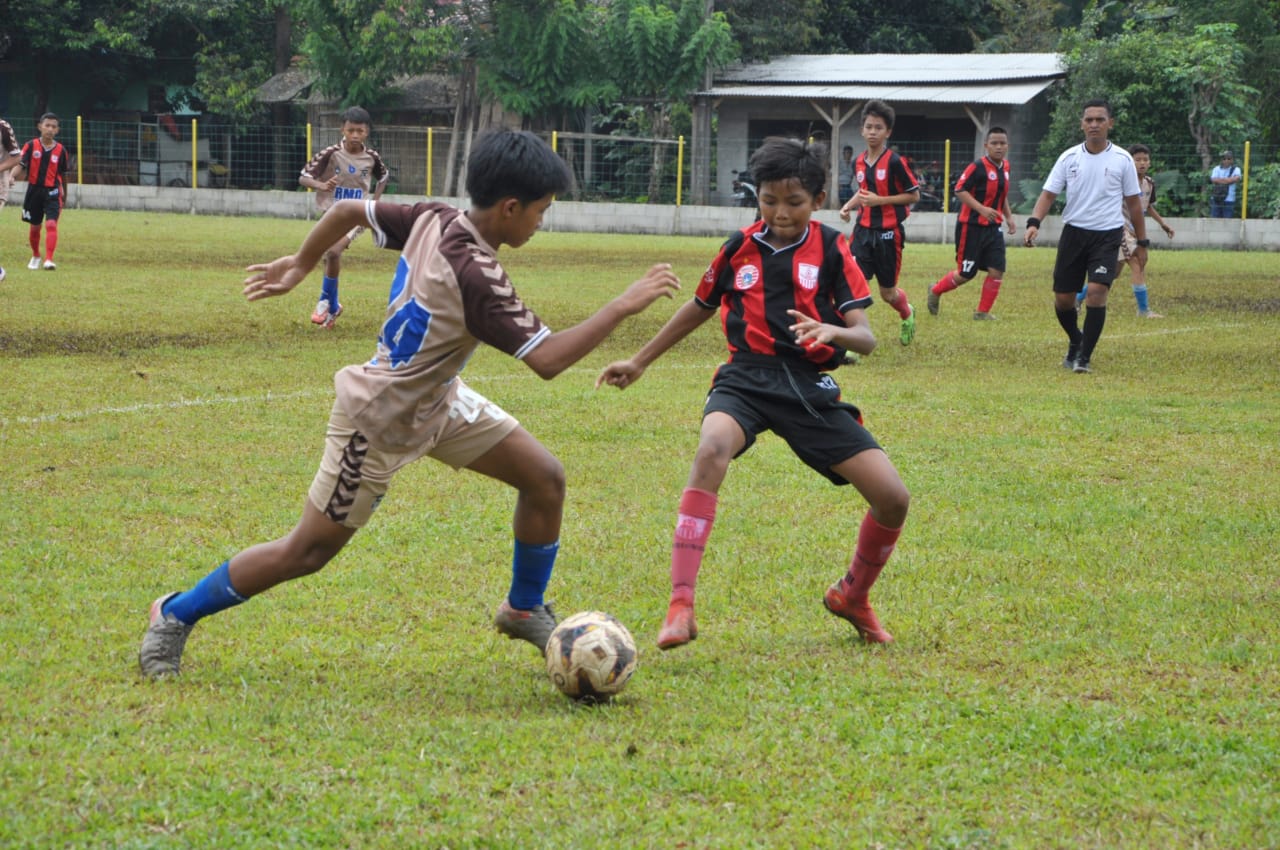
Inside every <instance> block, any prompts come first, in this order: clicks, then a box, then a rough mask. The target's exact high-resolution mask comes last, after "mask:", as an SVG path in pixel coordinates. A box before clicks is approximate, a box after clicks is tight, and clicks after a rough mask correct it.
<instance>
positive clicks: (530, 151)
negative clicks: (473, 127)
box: [467, 128, 573, 209]
mask: <svg viewBox="0 0 1280 850" xmlns="http://www.w3.org/2000/svg"><path fill="white" fill-rule="evenodd" d="M572 179H573V177H572V175H571V174H570V173H569V166H567V165H565V163H564V160H563V159H561V158H560V155H559V154H557V153H556V152H555V151H553V150H552V149H551V146H550V145H548V144H547V143H546V142H544V141H542V139H540V138H538V137H537V136H535V135H534V134H533V133H530V132H528V131H527V130H507V129H501V128H500V129H495V130H487V131H485V132H484V133H482V134H481V135H480V136H479V138H477V139H476V141H475V144H474V145H472V147H471V156H470V158H469V159H468V160H467V195H469V196H470V198H471V203H472V204H473V205H475V206H477V207H480V208H482V209H483V208H485V207H491V206H493V205H494V204H496V203H498V201H500V200H502V199H503V198H515V199H516V200H517V201H519V202H520V203H522V204H527V203H530V202H532V201H536V200H538V199H539V198H542V197H546V196H547V195H554V194H556V193H558V192H563V191H564V190H566V189H568V188H569V186H570V184H571V181H572Z"/></svg>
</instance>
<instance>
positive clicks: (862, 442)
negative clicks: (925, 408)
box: [702, 352, 880, 484]
mask: <svg viewBox="0 0 1280 850" xmlns="http://www.w3.org/2000/svg"><path fill="white" fill-rule="evenodd" d="M716 412H719V413H727V414H728V415H729V416H732V417H733V419H734V421H735V422H737V423H738V425H739V427H741V428H742V431H743V433H744V434H746V437H747V441H746V443H745V444H744V445H743V447H742V451H741V452H739V453H738V454H739V455H741V454H743V453H745V452H746V451H747V449H749V448H751V446H752V445H753V444H754V443H755V440H756V435H757V434H759V433H761V432H762V431H773V432H774V433H775V434H777V435H778V436H779V437H781V438H782V439H784V440H786V441H787V445H788V446H790V447H791V451H793V452H795V455H796V457H798V458H800V459H801V460H802V461H804V462H805V463H806V464H807V465H809V466H810V467H812V468H813V469H815V470H817V471H818V472H820V473H821V474H822V475H824V476H826V478H827V479H828V480H829V481H831V482H832V483H833V484H848V483H849V482H848V481H846V480H845V479H844V478H843V477H841V476H840V475H838V474H836V473H835V472H833V471H832V469H831V468H832V467H833V466H835V465H836V464H839V463H842V462H843V461H846V460H848V459H849V458H851V457H853V456H854V455H856V454H858V453H859V452H864V451H866V450H867V449H878V448H880V444H879V443H877V442H876V440H875V437H872V436H871V432H869V431H868V430H867V429H866V428H864V427H862V414H861V413H860V412H859V411H858V408H856V407H854V406H853V405H852V404H848V403H846V402H843V401H841V400H840V387H839V386H838V385H837V384H836V382H835V379H834V378H833V377H831V375H830V374H829V373H827V372H819V371H818V370H817V369H815V368H814V367H812V366H808V365H806V364H803V363H798V362H796V361H791V360H788V361H783V360H782V359H781V358H778V357H771V356H768V355H763V354H744V353H742V352H739V353H736V354H734V356H733V359H732V360H731V361H730V362H728V363H726V364H724V365H723V366H721V367H720V368H719V369H718V370H716V375H715V379H714V380H713V381H712V384H711V391H710V392H709V393H708V394H707V401H706V404H705V405H704V406H703V409H702V415H703V416H704V417H705V416H706V415H707V414H709V413H716Z"/></svg>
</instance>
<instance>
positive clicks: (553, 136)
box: [551, 130, 560, 153]
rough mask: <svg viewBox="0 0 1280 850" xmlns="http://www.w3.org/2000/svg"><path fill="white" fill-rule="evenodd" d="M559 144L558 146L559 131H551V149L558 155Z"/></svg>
mask: <svg viewBox="0 0 1280 850" xmlns="http://www.w3.org/2000/svg"><path fill="white" fill-rule="evenodd" d="M559 144H560V131H559V130H552V131H551V149H552V150H553V151H555V152H556V153H560V147H559Z"/></svg>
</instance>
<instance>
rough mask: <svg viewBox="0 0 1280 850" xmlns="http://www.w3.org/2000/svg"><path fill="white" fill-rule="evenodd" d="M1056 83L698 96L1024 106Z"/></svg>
mask: <svg viewBox="0 0 1280 850" xmlns="http://www.w3.org/2000/svg"><path fill="white" fill-rule="evenodd" d="M1053 82H1054V81H1053V80H1042V81H1037V82H1027V83H995V82H990V81H983V82H979V83H971V84H959V85H903V84H901V83H889V82H885V83H876V84H874V85H866V84H864V85H772V86H759V85H756V86H735V85H717V86H715V87H714V88H711V89H708V90H707V91H704V92H699V94H704V95H709V96H711V97H750V98H778V97H781V98H787V99H791V100H826V101H830V100H857V101H862V100H870V99H871V98H873V97H874V98H880V99H881V100H887V101H889V102H890V103H903V102H916V103H980V104H981V103H985V104H1003V105H1008V104H1015V105H1016V104H1023V103H1029V102H1030V101H1031V100H1032V98H1034V97H1035V96H1036V95H1038V94H1039V93H1040V92H1042V91H1044V90H1045V89H1046V88H1048V87H1049V86H1050V85H1052V84H1053Z"/></svg>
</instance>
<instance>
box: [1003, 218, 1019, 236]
mask: <svg viewBox="0 0 1280 850" xmlns="http://www.w3.org/2000/svg"><path fill="white" fill-rule="evenodd" d="M1004 226H1005V229H1006V230H1008V231H1009V235H1010V236H1012V235H1013V234H1015V233H1017V232H1018V223H1017V222H1016V221H1014V220H1013V219H1012V218H1009V219H1007V220H1006V221H1005V223H1004Z"/></svg>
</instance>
